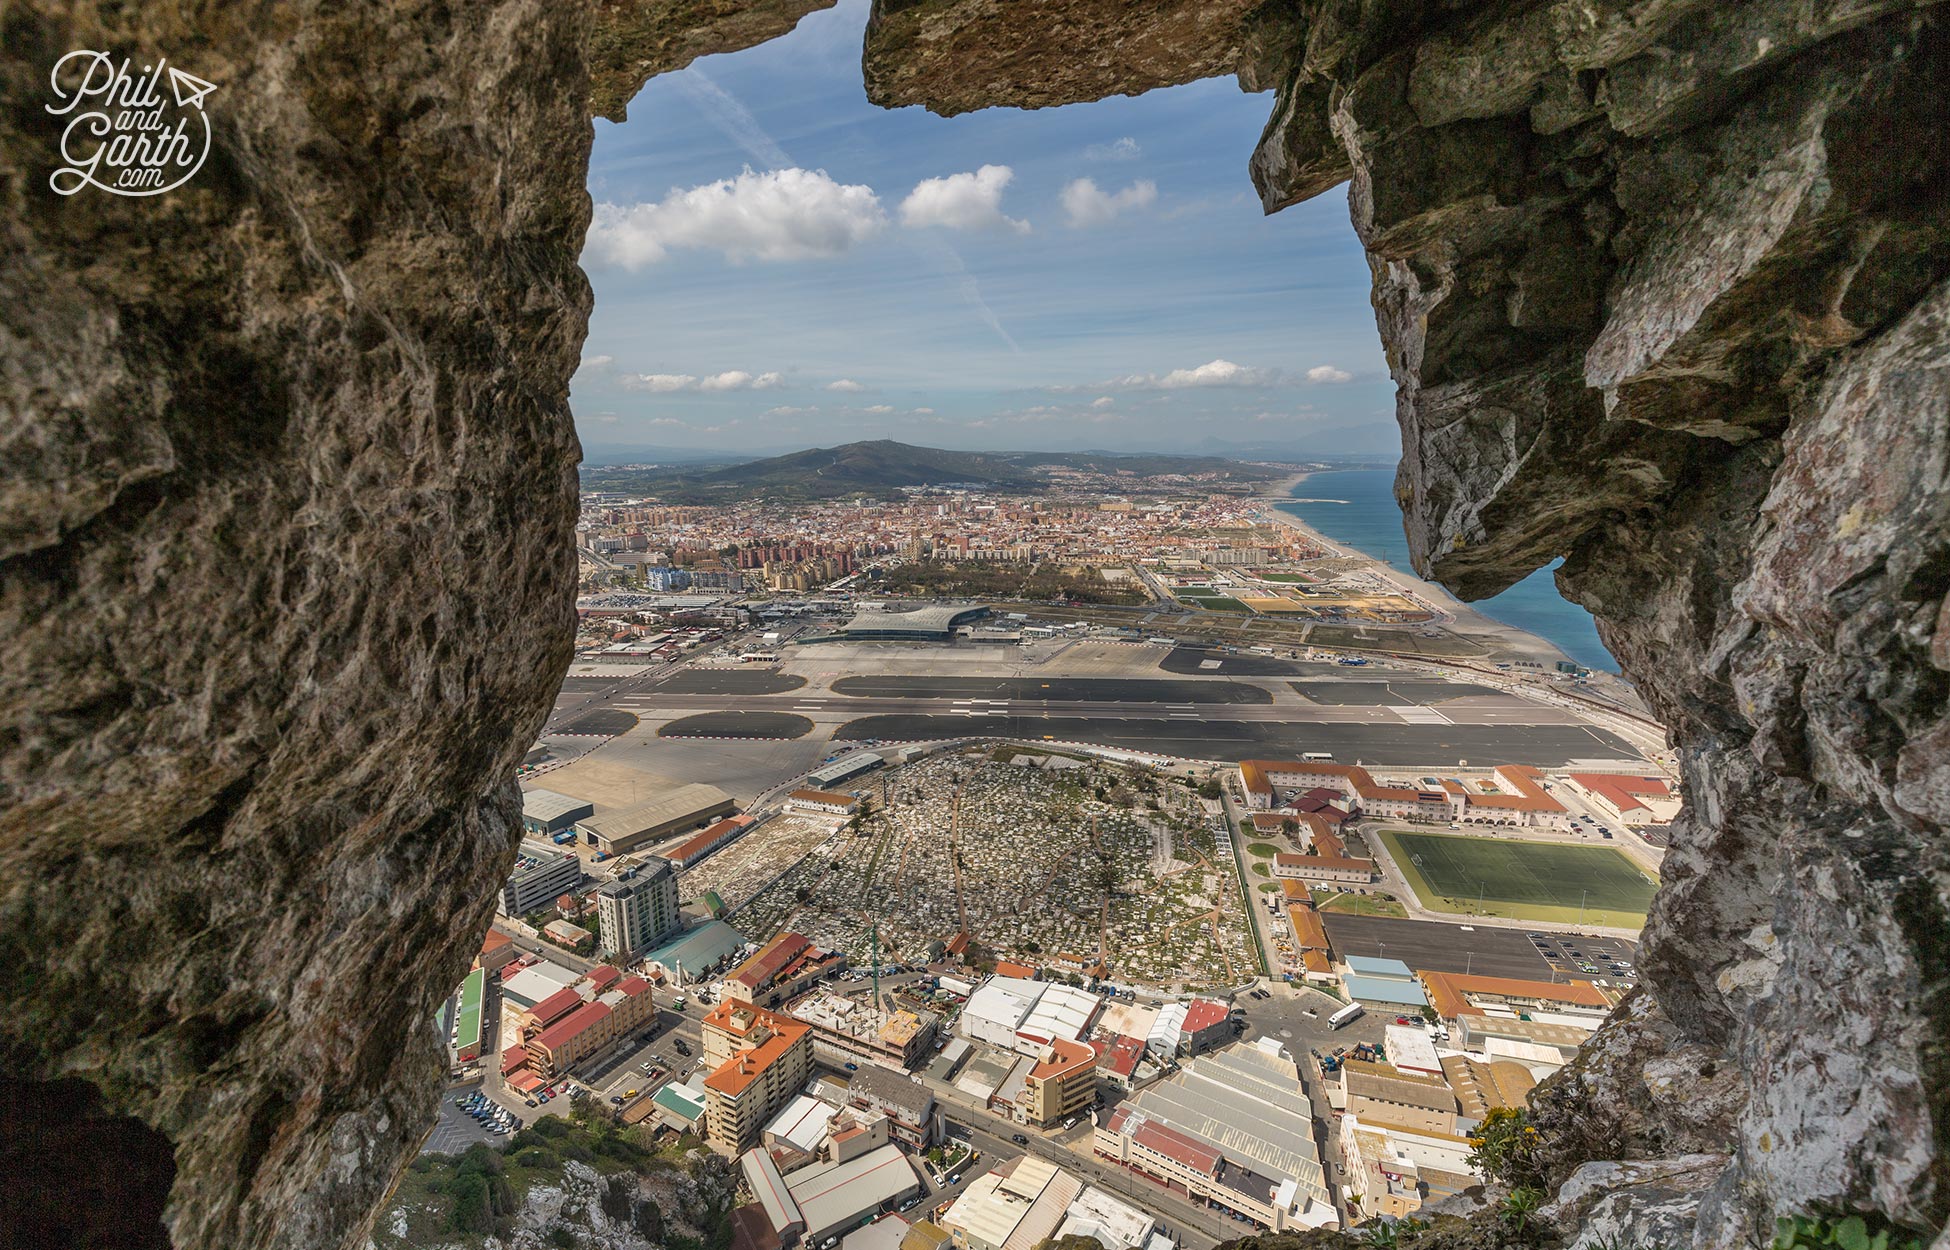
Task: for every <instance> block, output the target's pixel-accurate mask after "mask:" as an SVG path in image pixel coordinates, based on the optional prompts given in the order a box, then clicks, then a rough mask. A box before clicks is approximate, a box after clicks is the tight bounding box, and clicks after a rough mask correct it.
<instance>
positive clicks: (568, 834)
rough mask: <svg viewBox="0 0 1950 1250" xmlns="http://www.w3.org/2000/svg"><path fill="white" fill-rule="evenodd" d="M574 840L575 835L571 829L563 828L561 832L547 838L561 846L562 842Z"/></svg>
mask: <svg viewBox="0 0 1950 1250" xmlns="http://www.w3.org/2000/svg"><path fill="white" fill-rule="evenodd" d="M575 840H576V835H575V831H574V830H573V829H564V830H563V831H562V832H560V833H558V834H556V835H555V836H554V837H552V838H550V839H549V841H551V842H553V843H555V845H557V846H561V845H563V844H564V843H568V842H573V841H575Z"/></svg>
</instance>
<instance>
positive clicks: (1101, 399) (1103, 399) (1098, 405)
mask: <svg viewBox="0 0 1950 1250" xmlns="http://www.w3.org/2000/svg"><path fill="white" fill-rule="evenodd" d="M1116 402H1117V401H1116V400H1114V399H1112V398H1111V397H1110V396H1108V395H1099V396H1097V398H1095V399H1093V400H1091V401H1090V406H1091V407H1092V408H1095V409H1097V411H1099V412H1102V411H1103V410H1104V409H1106V408H1108V407H1110V406H1111V405H1113V404H1115V403H1116Z"/></svg>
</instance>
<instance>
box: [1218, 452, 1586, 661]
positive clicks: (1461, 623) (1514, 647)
mask: <svg viewBox="0 0 1950 1250" xmlns="http://www.w3.org/2000/svg"><path fill="white" fill-rule="evenodd" d="M1311 476H1312V474H1310V473H1296V474H1294V475H1293V476H1292V477H1291V478H1286V479H1283V480H1281V481H1278V482H1272V483H1269V484H1268V485H1267V486H1266V487H1265V489H1264V490H1262V491H1261V492H1260V495H1259V500H1258V501H1257V503H1256V504H1255V507H1254V512H1255V515H1257V516H1258V518H1259V519H1260V521H1261V522H1262V523H1265V524H1269V525H1284V526H1288V527H1290V528H1292V529H1295V530H1298V531H1299V532H1300V533H1302V534H1305V535H1306V536H1307V537H1308V538H1309V539H1311V540H1312V541H1313V542H1315V543H1318V544H1319V545H1320V546H1322V547H1324V548H1326V549H1327V550H1328V551H1331V552H1333V553H1335V554H1336V555H1337V556H1339V557H1341V558H1344V559H1349V560H1359V561H1362V562H1363V569H1364V571H1366V572H1368V573H1371V574H1372V575H1374V576H1375V577H1378V578H1380V579H1382V580H1383V581H1386V582H1387V583H1389V584H1390V585H1392V586H1394V587H1395V588H1396V589H1398V590H1399V591H1400V592H1401V593H1402V594H1404V595H1406V596H1408V597H1409V598H1410V599H1414V600H1416V601H1417V602H1419V603H1421V604H1423V605H1424V606H1425V607H1427V608H1428V609H1429V610H1430V611H1431V612H1434V613H1436V614H1437V616H1438V617H1439V618H1441V619H1440V621H1439V623H1440V624H1441V625H1443V626H1444V627H1446V628H1448V629H1450V630H1452V631H1454V632H1455V633H1457V634H1460V635H1462V636H1463V637H1466V638H1468V639H1470V640H1471V641H1473V642H1477V643H1480V644H1481V645H1483V646H1486V647H1489V648H1491V649H1492V650H1493V651H1494V652H1496V653H1498V654H1499V655H1501V656H1503V657H1505V658H1508V659H1511V660H1525V661H1529V662H1531V663H1535V664H1541V665H1544V666H1545V667H1549V666H1551V665H1554V664H1556V663H1557V662H1558V661H1559V660H1567V659H1569V658H1570V657H1569V656H1567V655H1565V654H1564V652H1563V651H1562V650H1560V649H1559V648H1558V647H1557V645H1556V644H1555V643H1552V642H1549V641H1546V640H1545V639H1543V638H1540V637H1538V636H1537V635H1536V634H1533V633H1530V632H1529V631H1527V630H1522V629H1518V628H1516V627H1515V626H1513V625H1505V624H1504V623H1503V622H1502V621H1499V620H1495V619H1493V618H1491V617H1488V616H1485V615H1484V614H1483V613H1481V612H1478V611H1477V610H1476V609H1475V608H1473V607H1471V606H1470V605H1469V604H1467V603H1464V602H1463V601H1462V600H1460V599H1458V598H1456V597H1455V596H1454V595H1452V594H1450V593H1449V592H1448V591H1447V590H1444V589H1443V588H1442V587H1440V586H1438V585H1436V584H1435V583H1434V582H1425V581H1423V580H1422V579H1421V578H1419V577H1416V576H1415V575H1414V574H1412V573H1408V572H1405V571H1403V570H1401V569H1397V568H1395V567H1394V566H1392V565H1390V564H1388V563H1387V562H1385V561H1383V560H1378V559H1376V558H1374V557H1373V556H1371V555H1369V554H1368V553H1367V552H1365V551H1360V550H1357V549H1355V548H1353V547H1350V546H1348V545H1347V544H1346V543H1343V542H1336V541H1335V540H1333V539H1331V538H1328V537H1327V536H1326V535H1324V534H1322V533H1321V532H1320V531H1319V530H1317V529H1315V528H1314V527H1313V526H1311V525H1308V524H1307V523H1306V522H1305V521H1302V520H1301V519H1300V518H1299V517H1297V516H1295V515H1293V514H1292V513H1291V512H1287V511H1284V510H1282V509H1281V508H1279V507H1276V506H1275V505H1277V504H1282V503H1290V502H1292V501H1293V492H1294V489H1295V488H1296V487H1298V486H1299V485H1300V484H1301V483H1302V482H1305V481H1306V480H1307V479H1308V478H1309V477H1311ZM1375 628H1377V629H1379V628H1385V627H1382V626H1376V627H1375ZM1411 628H1412V627H1411Z"/></svg>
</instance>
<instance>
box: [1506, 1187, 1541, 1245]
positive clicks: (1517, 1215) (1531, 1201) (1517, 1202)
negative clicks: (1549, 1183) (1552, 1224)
mask: <svg viewBox="0 0 1950 1250" xmlns="http://www.w3.org/2000/svg"><path fill="white" fill-rule="evenodd" d="M1543 1205H1544V1191H1543V1190H1541V1189H1534V1188H1532V1187H1530V1186H1528V1185H1519V1186H1517V1187H1516V1188H1515V1189H1512V1190H1511V1191H1510V1192H1509V1193H1508V1194H1506V1195H1504V1198H1503V1205H1502V1206H1501V1207H1499V1208H1498V1209H1497V1213H1496V1216H1497V1218H1498V1219H1499V1220H1501V1221H1502V1222H1503V1226H1504V1227H1505V1228H1507V1229H1509V1230H1510V1238H1511V1240H1512V1241H1514V1242H1516V1243H1518V1244H1527V1243H1529V1242H1530V1241H1531V1240H1532V1239H1534V1238H1535V1237H1536V1235H1537V1234H1538V1232H1540V1231H1541V1230H1540V1229H1539V1227H1538V1223H1537V1219H1536V1216H1537V1209H1538V1208H1539V1207H1541V1206H1543Z"/></svg>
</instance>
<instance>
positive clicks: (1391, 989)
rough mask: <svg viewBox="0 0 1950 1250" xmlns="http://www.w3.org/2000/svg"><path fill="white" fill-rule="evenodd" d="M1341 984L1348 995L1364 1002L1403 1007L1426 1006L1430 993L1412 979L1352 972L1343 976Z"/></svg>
mask: <svg viewBox="0 0 1950 1250" xmlns="http://www.w3.org/2000/svg"><path fill="white" fill-rule="evenodd" d="M1341 985H1342V986H1343V987H1344V988H1345V989H1346V990H1347V993H1348V997H1350V998H1355V999H1359V1000H1360V1001H1362V1002H1364V1003H1391V1004H1394V1005H1396V1006H1403V1007H1425V1006H1427V1005H1428V1001H1429V998H1428V995H1426V994H1424V993H1423V992H1422V987H1421V986H1419V985H1417V984H1415V983H1414V982H1412V981H1390V980H1384V979H1382V978H1380V977H1362V976H1355V975H1354V974H1352V973H1349V974H1347V975H1346V976H1343V977H1342V978H1341Z"/></svg>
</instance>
